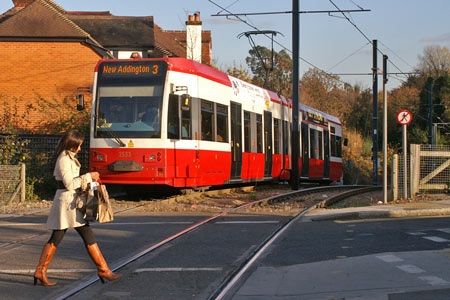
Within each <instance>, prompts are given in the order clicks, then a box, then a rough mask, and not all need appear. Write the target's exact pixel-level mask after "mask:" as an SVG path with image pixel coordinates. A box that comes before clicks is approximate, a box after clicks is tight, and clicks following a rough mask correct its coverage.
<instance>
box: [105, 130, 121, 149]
mask: <svg viewBox="0 0 450 300" xmlns="http://www.w3.org/2000/svg"><path fill="white" fill-rule="evenodd" d="M106 132H108V133H109V135H110V136H111V137H112V138H113V139H114V140H115V141H116V142H117V144H119V146H120V147H125V146H126V144H125V143H124V142H122V140H121V139H120V138H119V137H118V136H117V134H116V133H115V132H114V131H112V130H111V129H110V128H106Z"/></svg>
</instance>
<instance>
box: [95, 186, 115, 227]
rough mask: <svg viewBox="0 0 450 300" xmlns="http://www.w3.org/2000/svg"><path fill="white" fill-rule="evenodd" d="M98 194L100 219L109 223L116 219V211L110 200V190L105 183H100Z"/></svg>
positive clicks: (101, 221)
mask: <svg viewBox="0 0 450 300" xmlns="http://www.w3.org/2000/svg"><path fill="white" fill-rule="evenodd" d="M97 195H98V221H99V222H100V223H107V222H111V221H113V220H114V213H113V209H112V206H111V202H110V201H109V195H108V191H107V190H106V186H105V185H104V184H100V185H99V186H98V188H97Z"/></svg>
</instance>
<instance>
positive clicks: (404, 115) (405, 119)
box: [397, 110, 412, 125]
mask: <svg viewBox="0 0 450 300" xmlns="http://www.w3.org/2000/svg"><path fill="white" fill-rule="evenodd" d="M411 120H412V115H411V113H410V112H409V111H407V110H402V111H401V112H399V113H398V115H397V121H398V122H399V123H400V124H401V125H408V124H409V123H410V122H411Z"/></svg>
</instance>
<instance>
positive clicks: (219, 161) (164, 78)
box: [90, 58, 342, 188]
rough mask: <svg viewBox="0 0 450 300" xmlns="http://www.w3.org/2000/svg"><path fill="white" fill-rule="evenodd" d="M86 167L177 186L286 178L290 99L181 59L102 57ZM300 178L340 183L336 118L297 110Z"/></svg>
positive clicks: (123, 179) (118, 180) (122, 179)
mask: <svg viewBox="0 0 450 300" xmlns="http://www.w3.org/2000/svg"><path fill="white" fill-rule="evenodd" d="M92 108H93V109H92V117H91V124H92V126H91V130H90V147H91V149H90V150H91V151H90V170H91V171H98V172H100V176H101V178H102V181H103V182H104V183H115V184H145V185H165V186H172V187H178V188H187V187H202V186H213V185H226V184H233V183H243V182H255V181H270V180H288V179H289V175H290V173H289V171H290V169H291V160H290V154H291V147H290V141H291V136H290V134H291V122H292V120H291V118H292V113H291V109H292V105H291V102H290V100H288V99H285V98H284V97H283V96H279V95H277V94H276V93H274V92H271V91H268V90H265V89H263V88H260V87H258V86H255V85H253V84H250V83H247V82H245V81H242V80H240V79H237V78H234V77H232V76H229V75H227V74H226V73H223V72H221V71H218V70H216V69H214V68H211V67H209V66H206V65H203V64H200V63H197V62H194V61H191V60H188V59H184V58H161V59H139V60H101V61H100V62H99V63H98V65H97V67H96V70H95V79H94V96H93V106H92ZM300 110H301V113H300V116H301V117H300V119H301V123H300V124H299V125H300V128H301V130H300V131H301V138H300V141H301V142H300V145H301V149H300V152H301V153H300V157H301V158H300V162H299V170H301V179H302V180H314V181H316V180H323V181H341V180H342V158H341V157H342V155H341V154H342V146H341V144H342V127H341V122H340V121H339V119H338V118H336V117H334V116H331V115H328V114H326V113H323V112H320V111H318V110H315V109H313V108H311V107H307V106H304V105H301V109H300Z"/></svg>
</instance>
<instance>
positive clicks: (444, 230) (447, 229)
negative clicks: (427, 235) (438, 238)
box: [436, 228, 450, 233]
mask: <svg viewBox="0 0 450 300" xmlns="http://www.w3.org/2000/svg"><path fill="white" fill-rule="evenodd" d="M436 230H437V231H441V232H444V233H450V228H439V229H436Z"/></svg>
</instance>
